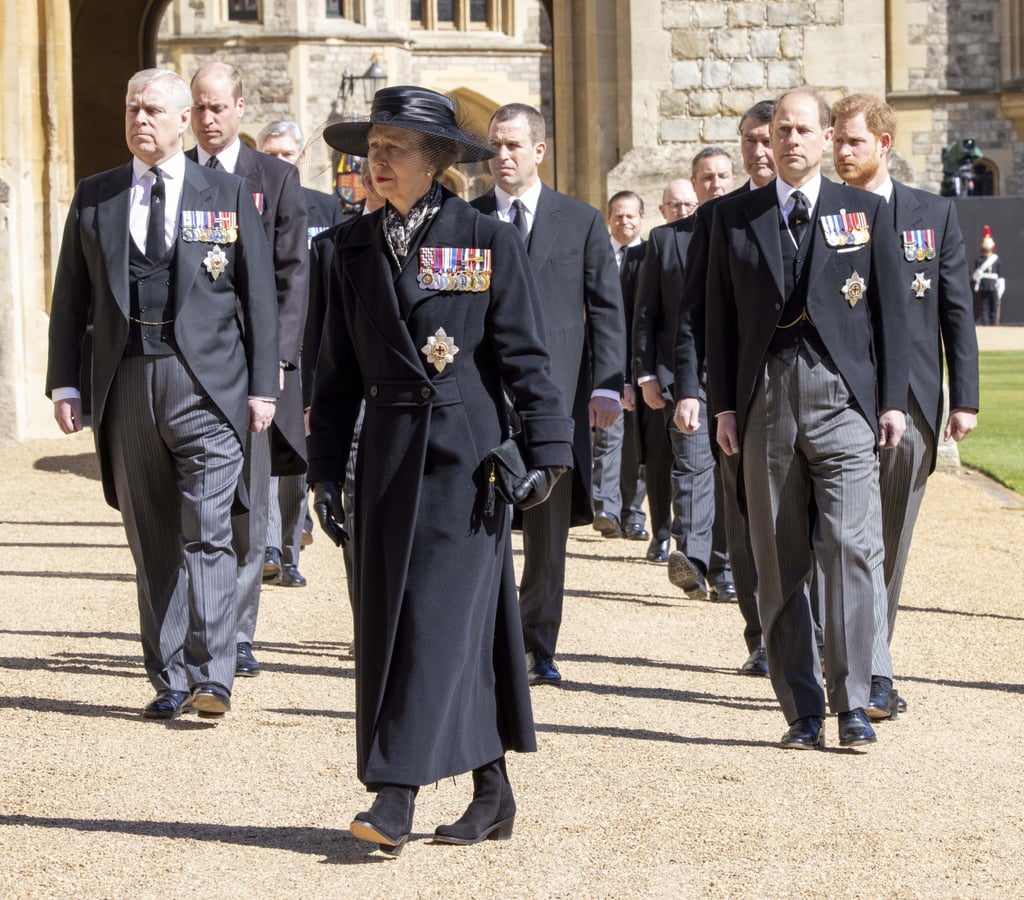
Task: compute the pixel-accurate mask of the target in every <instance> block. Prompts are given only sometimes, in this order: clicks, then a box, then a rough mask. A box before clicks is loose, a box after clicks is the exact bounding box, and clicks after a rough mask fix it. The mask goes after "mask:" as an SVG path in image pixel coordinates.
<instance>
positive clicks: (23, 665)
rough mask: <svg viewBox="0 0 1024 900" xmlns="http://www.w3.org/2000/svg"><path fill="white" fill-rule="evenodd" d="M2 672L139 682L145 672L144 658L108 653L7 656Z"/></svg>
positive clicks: (1, 659)
mask: <svg viewBox="0 0 1024 900" xmlns="http://www.w3.org/2000/svg"><path fill="white" fill-rule="evenodd" d="M0 669H16V670H19V671H29V672H56V673H57V674H70V675H111V676H120V677H123V678H137V677H138V676H139V673H140V672H141V671H142V655H141V654H140V655H138V656H114V655H112V654H106V653H84V654H80V653H61V654H57V655H56V656H50V657H38V656H5V657H0Z"/></svg>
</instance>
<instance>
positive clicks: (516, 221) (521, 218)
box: [512, 199, 530, 244]
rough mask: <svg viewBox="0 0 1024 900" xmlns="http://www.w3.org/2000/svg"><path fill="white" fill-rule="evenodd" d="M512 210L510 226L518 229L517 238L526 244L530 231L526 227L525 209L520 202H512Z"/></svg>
mask: <svg viewBox="0 0 1024 900" xmlns="http://www.w3.org/2000/svg"><path fill="white" fill-rule="evenodd" d="M512 208H513V209H514V210H515V213H514V214H513V216H512V224H513V225H515V226H516V228H517V229H519V236H520V237H521V238H522V239H523V243H524V244H525V243H526V240H527V238H528V237H529V236H530V229H529V228H527V227H526V207H525V206H523V201H522V200H518V199H517V200H513V201H512Z"/></svg>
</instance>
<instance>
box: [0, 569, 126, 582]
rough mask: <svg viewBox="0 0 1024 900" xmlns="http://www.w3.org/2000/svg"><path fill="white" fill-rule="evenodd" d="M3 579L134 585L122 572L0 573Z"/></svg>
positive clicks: (9, 571)
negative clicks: (125, 583)
mask: <svg viewBox="0 0 1024 900" xmlns="http://www.w3.org/2000/svg"><path fill="white" fill-rule="evenodd" d="M0 577H3V578H73V579H75V581H126V582H131V583H132V584H135V576H134V575H127V574H125V573H124V572H15V571H12V570H10V569H8V570H6V571H0Z"/></svg>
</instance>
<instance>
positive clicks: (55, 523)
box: [0, 329, 1024, 898]
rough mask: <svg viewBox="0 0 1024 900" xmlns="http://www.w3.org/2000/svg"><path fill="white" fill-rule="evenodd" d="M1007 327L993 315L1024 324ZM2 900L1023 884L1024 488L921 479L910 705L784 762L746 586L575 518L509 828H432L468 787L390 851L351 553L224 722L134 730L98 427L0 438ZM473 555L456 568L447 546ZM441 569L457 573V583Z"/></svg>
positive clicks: (277, 628)
mask: <svg viewBox="0 0 1024 900" xmlns="http://www.w3.org/2000/svg"><path fill="white" fill-rule="evenodd" d="M1010 330H1011V329H1001V331H1010ZM0 465H2V467H3V471H6V472H7V473H8V474H9V475H10V477H11V482H9V483H8V486H7V488H6V490H5V496H6V498H7V507H6V509H5V511H4V512H3V514H2V516H0V519H2V520H0V535H2V539H0V566H2V568H0V572H2V574H3V576H4V577H3V579H2V580H0V754H2V759H3V763H2V766H3V769H2V773H0V858H2V863H0V896H2V897H19V898H21V897H89V898H93V897H118V898H120V897H125V898H127V897H131V898H149V897H153V898H164V897H167V896H169V895H172V894H175V893H180V894H186V895H191V896H201V897H211V898H219V897H236V896H243V895H244V896H256V897H292V896H294V895H295V894H297V893H299V892H302V893H304V894H305V895H306V896H309V897H355V896H359V897H453V896H467V897H476V896H509V895H514V894H518V895H530V896H538V897H570V896H573V897H576V896H584V897H621V896H681V897H690V896H694V897H695V896H700V897H736V896H744V897H799V896H809V895H812V894H826V895H828V896H831V897H927V898H931V897H986V898H992V897H998V898H1002V897H1020V896H1024V879H1022V877H1021V872H1022V867H1021V861H1020V860H1021V856H1022V854H1024V683H1022V682H1024V678H1022V675H1021V666H1020V660H1021V647H1022V646H1024V613H1022V612H1021V610H1022V608H1024V590H1022V588H1021V585H1022V584H1024V555H1022V552H1021V547H1022V546H1024V500H1022V498H1021V497H1019V496H1017V495H1015V494H1012V493H1010V492H1008V491H1005V490H1003V489H1001V488H999V487H998V486H995V485H994V484H993V483H992V482H990V481H988V480H987V479H985V478H984V477H982V476H980V475H977V474H974V473H971V472H969V471H940V472H938V473H936V474H935V475H934V476H933V478H932V481H931V484H930V487H929V490H928V493H927V495H926V498H925V503H924V510H923V513H922V517H921V521H920V522H919V525H918V532H917V536H916V541H915V545H914V548H913V551H912V554H911V559H910V563H909V569H908V573H907V579H906V583H905V587H904V607H903V610H902V612H901V617H900V621H899V624H898V628H897V635H896V639H895V641H894V646H893V651H894V656H895V659H896V667H897V673H898V683H899V686H900V689H901V693H902V694H903V696H905V697H906V699H907V701H908V703H909V705H910V710H909V712H908V713H907V714H906V715H903V716H900V718H899V719H898V720H896V721H894V722H888V723H882V724H881V725H880V726H879V727H878V732H879V742H878V744H877V745H876V746H874V747H872V748H871V749H870V750H869V751H868V752H865V753H853V752H845V751H841V750H839V749H838V748H837V738H836V725H835V719H834V718H832V719H829V720H828V722H827V723H826V729H827V734H828V740H829V745H830V746H829V749H828V750H826V751H825V752H822V753H814V752H810V753H800V752H786V751H782V750H779V749H777V748H776V746H775V743H776V742H777V740H778V738H779V736H780V735H781V734H782V731H783V730H784V727H785V723H784V722H783V719H782V716H781V714H780V713H779V711H778V708H777V705H776V701H775V699H774V696H773V694H772V691H771V687H770V685H769V683H768V681H767V679H759V678H749V677H744V676H740V675H738V674H737V672H736V669H737V667H738V665H739V664H740V663H741V662H742V661H743V659H744V658H745V656H746V653H745V648H744V646H743V642H742V637H741V631H742V620H741V617H740V615H739V612H738V610H737V608H736V606H735V605H734V604H712V603H706V602H705V603H701V602H695V601H690V600H688V599H686V597H685V596H684V595H682V593H681V592H679V591H678V590H677V589H675V588H674V587H672V586H671V585H670V584H669V582H668V580H667V577H666V569H665V567H664V566H661V565H655V564H651V563H647V562H646V561H643V560H642V559H640V558H638V557H640V556H642V553H643V550H644V549H645V545H643V544H633V543H631V542H626V541H609V540H605V539H602V538H601V537H600V536H599V535H597V533H596V532H594V531H592V530H590V529H586V528H583V529H576V530H574V531H573V533H572V537H571V538H570V541H569V548H568V551H569V572H568V578H567V583H568V589H567V600H566V611H565V620H564V624H563V629H562V638H561V643H560V649H561V654H560V663H561V667H562V671H563V674H564V675H565V677H566V679H567V684H566V685H565V686H564V687H563V688H561V689H557V688H536V689H534V692H533V698H534V705H535V715H536V720H537V725H538V732H539V733H538V739H539V744H540V752H539V753H535V754H526V755H520V756H511V757H510V759H509V769H510V776H511V779H512V783H513V786H514V788H515V790H516V798H517V801H518V804H519V815H518V818H517V820H516V830H515V836H514V837H513V839H512V840H511V841H509V842H487V843H485V844H483V845H479V846H475V847H451V846H443V845H435V844H433V843H432V842H431V841H430V839H429V835H430V834H431V832H432V831H433V829H434V827H435V826H436V825H437V824H439V823H442V822H448V821H452V820H454V819H455V818H457V817H458V816H459V815H460V814H461V812H462V809H463V808H464V806H465V804H466V803H467V801H468V799H469V795H470V792H471V790H472V786H471V782H470V780H469V778H468V777H464V778H459V779H457V780H454V781H453V780H449V781H446V782H442V783H440V784H438V785H437V786H436V788H435V787H434V786H429V787H426V788H424V789H423V790H422V791H421V793H420V799H419V802H418V804H417V814H416V821H415V831H414V838H413V840H412V841H411V842H410V843H409V845H408V846H407V847H406V849H405V851H404V853H403V854H402V856H401V857H400V858H398V859H389V858H386V857H384V856H382V855H381V854H379V853H376V852H374V851H373V850H372V848H371V847H370V845H368V844H365V843H363V842H360V841H357V840H355V839H353V838H352V837H351V836H350V835H349V834H348V831H347V825H348V823H349V821H350V820H351V817H352V815H353V814H354V813H356V812H358V811H359V810H361V809H364V808H365V806H366V804H367V802H368V797H367V795H366V794H365V793H364V792H363V791H362V789H361V788H360V786H359V784H358V782H357V781H356V779H355V771H354V769H355V749H354V743H355V732H354V721H353V713H352V708H353V690H352V688H353V683H352V665H351V662H350V661H348V660H346V659H343V658H342V657H341V653H342V650H343V645H344V644H345V642H346V641H347V640H348V639H349V638H350V635H351V618H350V614H349V611H348V604H347V602H346V601H345V599H344V597H345V588H344V580H343V578H344V576H343V574H342V571H343V570H342V565H341V558H340V553H339V551H337V550H335V549H334V548H333V547H332V546H330V545H329V542H328V541H326V540H325V539H324V538H323V537H322V536H319V537H317V539H316V541H315V542H314V544H313V545H312V546H311V547H309V548H308V549H307V550H306V551H304V552H303V556H302V571H303V573H304V574H305V575H306V576H307V578H308V579H309V587H307V588H304V589H288V588H281V587H270V588H268V589H267V590H266V591H265V593H264V598H263V608H262V610H261V617H260V627H259V630H258V634H257V638H258V640H257V644H256V652H257V655H258V657H259V659H260V660H261V661H262V662H263V663H264V673H263V675H262V676H261V677H259V678H256V679H243V680H240V681H239V682H238V683H236V689H235V695H234V698H233V703H234V709H233V710H232V712H231V713H230V714H229V715H228V716H227V717H225V719H224V720H223V721H221V722H219V723H214V724H211V723H209V722H206V721H200V720H198V719H197V718H196V717H194V716H192V717H188V718H185V719H182V720H179V721H176V722H172V723H158V722H149V721H144V720H143V719H142V718H140V716H139V712H140V710H141V708H142V706H143V705H144V704H145V703H146V702H148V701H149V699H150V698H151V690H150V688H149V685H148V683H147V681H146V679H145V676H144V675H143V673H142V664H141V653H140V649H139V645H138V639H137V634H136V628H137V622H136V615H137V614H136V609H135V599H134V593H135V592H134V585H133V569H132V565H131V559H130V556H129V553H128V550H127V548H126V546H125V542H124V536H123V531H122V528H121V526H120V521H119V518H118V516H117V514H116V513H115V512H114V511H113V510H111V509H108V508H107V507H105V506H104V505H103V502H102V496H101V492H100V487H99V483H98V480H97V477H98V472H97V469H96V465H95V461H94V457H93V454H92V444H91V438H90V437H88V436H87V435H79V436H76V437H73V438H66V439H54V440H47V441H33V442H29V443H26V444H23V445H20V446H17V447H13V448H9V449H7V450H5V451H2V452H0ZM457 564H458V563H457V561H453V565H457ZM439 575H441V577H443V573H439Z"/></svg>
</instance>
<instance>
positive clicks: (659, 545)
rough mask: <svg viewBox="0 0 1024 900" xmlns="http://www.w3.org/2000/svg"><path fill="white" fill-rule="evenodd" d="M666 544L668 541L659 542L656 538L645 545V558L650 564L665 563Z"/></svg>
mask: <svg viewBox="0 0 1024 900" xmlns="http://www.w3.org/2000/svg"><path fill="white" fill-rule="evenodd" d="M668 544H669V542H668V539H666V540H664V541H659V540H658V539H657V538H654V540H652V541H651V542H650V544H648V545H647V558H648V559H649V560H650V561H651V562H665V560H667V559H668Z"/></svg>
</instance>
